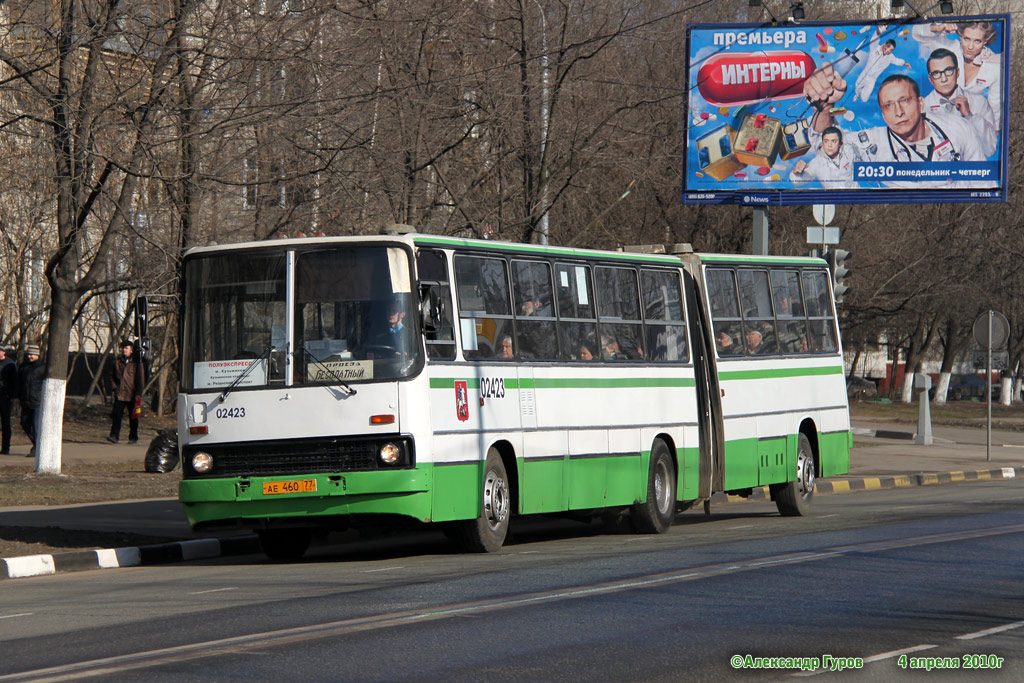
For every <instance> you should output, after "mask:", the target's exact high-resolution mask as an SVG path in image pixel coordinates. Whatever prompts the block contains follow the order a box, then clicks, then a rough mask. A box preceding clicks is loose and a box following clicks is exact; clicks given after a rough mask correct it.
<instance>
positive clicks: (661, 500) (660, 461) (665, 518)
mask: <svg viewBox="0 0 1024 683" xmlns="http://www.w3.org/2000/svg"><path fill="white" fill-rule="evenodd" d="M675 509H676V468H675V465H673V464H672V454H671V453H670V452H669V450H668V446H666V445H665V442H664V441H661V440H660V439H659V440H658V441H655V442H654V447H653V448H651V466H650V470H649V472H648V475H647V500H646V501H644V502H643V503H636V504H634V505H633V507H632V508H631V514H632V516H633V526H635V527H636V530H637V531H639V532H640V533H642V534H663V533H665V532H666V531H668V528H669V527H670V526H672V520H673V518H674V517H675Z"/></svg>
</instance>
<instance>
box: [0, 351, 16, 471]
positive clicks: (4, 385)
mask: <svg viewBox="0 0 1024 683" xmlns="http://www.w3.org/2000/svg"><path fill="white" fill-rule="evenodd" d="M16 398H18V365H17V363H15V362H14V359H13V358H8V357H7V349H2V348H0V426H2V427H3V447H2V448H0V455H8V454H9V453H10V452H11V406H12V405H13V403H14V400H15V399H16Z"/></svg>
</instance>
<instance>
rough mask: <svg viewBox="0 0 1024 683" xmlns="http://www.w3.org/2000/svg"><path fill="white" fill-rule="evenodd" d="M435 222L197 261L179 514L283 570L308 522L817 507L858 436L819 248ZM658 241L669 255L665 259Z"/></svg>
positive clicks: (496, 521) (637, 517)
mask: <svg viewBox="0 0 1024 683" xmlns="http://www.w3.org/2000/svg"><path fill="white" fill-rule="evenodd" d="M653 251H655V250H636V251H629V250H627V251H622V252H609V251H592V250H584V249H570V248H560V247H541V246H535V245H526V244H512V243H502V242H494V241H481V240H465V239H455V238H448V237H441V236H436V235H426V234H402V235H397V234H396V235H380V236H370V237H326V238H300V239H281V240H274V241H266V242H253V243H244V244H233V245H228V246H216V247H203V248H196V249H192V250H190V251H189V252H188V253H187V254H186V255H185V258H184V263H183V269H184V272H183V313H182V345H181V349H182V365H181V394H180V395H179V397H178V420H179V447H180V450H181V460H182V465H183V479H182V481H181V484H180V489H179V494H180V500H181V502H182V503H183V504H184V508H185V513H186V516H187V518H188V520H189V522H190V523H191V524H192V526H193V527H194V528H196V529H209V528H218V527H227V526H232V527H237V526H243V527H250V528H253V529H254V530H255V531H256V533H257V534H258V535H259V537H260V541H261V544H262V548H263V550H264V551H265V552H266V553H267V555H269V556H270V557H273V558H279V559H285V558H297V557H300V556H301V555H302V554H303V553H304V552H305V550H306V549H307V547H308V545H309V543H310V539H311V537H312V535H313V534H314V533H317V532H318V531H326V530H338V529H345V528H350V527H354V526H358V525H361V524H368V523H369V524H375V525H380V524H381V523H385V524H392V523H394V524H399V523H402V522H403V521H404V522H409V521H412V520H415V521H416V522H419V523H424V522H430V523H442V524H444V525H445V526H444V528H445V531H446V532H448V533H450V535H453V536H454V537H456V538H457V539H458V540H459V541H460V543H461V545H462V546H463V547H464V548H466V549H468V550H474V551H489V552H493V551H496V550H498V549H499V548H500V547H501V546H502V544H503V542H504V540H505V536H506V532H507V530H508V525H509V521H510V519H512V518H513V517H516V516H518V515H529V514H545V513H547V514H554V513H566V512H570V511H572V512H573V514H575V515H578V514H580V512H581V511H583V512H584V513H592V514H595V515H597V514H606V513H612V514H615V513H620V512H622V511H627V510H628V511H629V517H630V518H631V521H632V524H633V525H634V527H635V528H636V530H637V531H639V532H642V533H662V532H664V531H666V530H667V529H668V528H669V526H670V525H671V523H672V520H673V517H674V514H675V513H676V511H677V510H681V509H685V508H686V507H688V506H689V505H691V504H693V503H695V502H700V501H708V500H710V498H711V496H712V494H714V493H716V492H721V491H724V492H727V493H730V494H738V495H749V494H750V492H751V491H752V490H754V489H755V488H757V487H768V489H767V490H768V491H769V492H770V495H771V497H772V499H774V500H775V502H776V504H777V506H778V508H779V510H780V512H781V513H782V514H784V515H799V514H803V513H805V512H806V510H807V506H808V504H809V503H810V501H811V498H812V496H813V494H814V483H815V477H816V476H830V475H837V474H843V473H846V472H847V471H848V469H849V451H850V446H851V443H852V434H851V431H850V419H849V409H848V404H847V399H846V391H845V381H844V375H843V361H842V349H841V345H840V340H839V329H838V326H837V325H836V319H835V313H834V307H833V303H832V302H833V299H832V291H831V278H830V277H829V272H828V270H827V267H826V264H825V262H824V261H821V260H820V259H811V258H798V257H756V256H728V255H717V254H716V255H702V254H695V253H692V252H690V251H689V250H687V249H685V248H681V249H678V250H673V249H670V250H669V251H673V252H678V253H648V252H653ZM662 251H664V250H662Z"/></svg>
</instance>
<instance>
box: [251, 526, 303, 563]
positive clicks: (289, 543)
mask: <svg viewBox="0 0 1024 683" xmlns="http://www.w3.org/2000/svg"><path fill="white" fill-rule="evenodd" d="M256 535H257V536H259V539H260V550H262V551H263V554H264V555H266V556H267V557H269V558H270V559H272V560H279V561H287V560H297V559H299V558H300V557H302V556H303V555H305V554H306V550H308V549H309V543H310V541H311V540H312V538H313V535H312V533H310V532H309V531H308V530H306V529H264V530H263V531H257V532H256Z"/></svg>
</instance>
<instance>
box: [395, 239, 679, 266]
mask: <svg viewBox="0 0 1024 683" xmlns="http://www.w3.org/2000/svg"><path fill="white" fill-rule="evenodd" d="M413 241H414V242H415V243H416V244H417V245H425V246H430V245H434V246H444V247H466V248H468V249H482V250H488V251H489V250H496V251H511V252H517V253H523V254H534V255H537V256H551V255H554V256H571V257H573V258H595V257H596V258H610V259H621V260H624V261H646V262H650V263H658V264H660V265H673V266H678V265H680V262H679V259H678V258H675V257H672V256H666V255H664V254H637V253H633V252H623V251H615V252H602V251H591V250H583V249H569V248H559V247H539V246H531V245H528V244H506V243H502V242H495V243H492V244H480V243H479V242H469V241H466V240H460V239H455V238H450V237H419V236H418V237H415V238H413Z"/></svg>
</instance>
